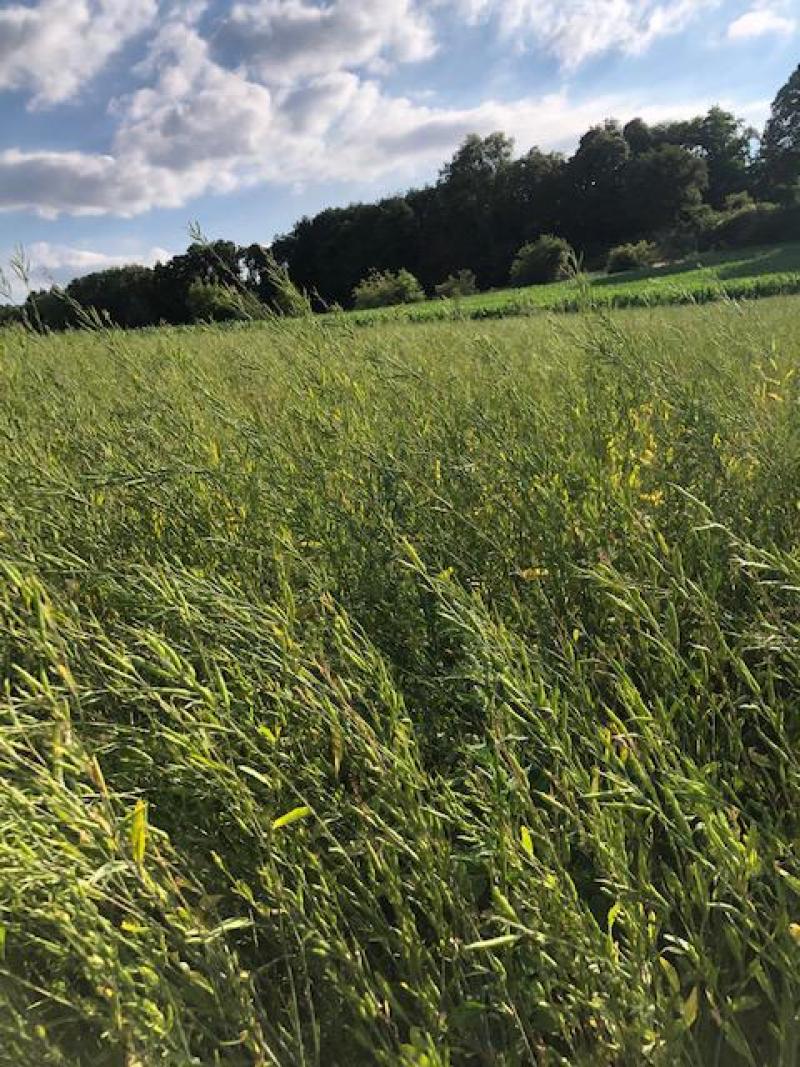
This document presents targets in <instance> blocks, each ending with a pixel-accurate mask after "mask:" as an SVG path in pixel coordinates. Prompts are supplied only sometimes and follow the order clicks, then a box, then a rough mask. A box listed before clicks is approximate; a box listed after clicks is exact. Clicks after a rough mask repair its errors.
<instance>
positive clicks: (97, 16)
mask: <svg viewBox="0 0 800 1067" xmlns="http://www.w3.org/2000/svg"><path fill="white" fill-rule="evenodd" d="M157 10H158V5H157V0H39V2H38V3H35V4H33V5H32V6H27V5H25V6H23V5H22V4H11V5H8V6H3V7H2V9H0V89H22V90H25V91H27V92H30V93H32V94H33V95H32V100H31V103H32V106H34V107H39V106H43V105H46V104H54V103H58V102H61V101H64V100H68V99H69V98H70V97H72V96H74V95H75V94H76V93H77V92H78V91H79V90H80V89H81V88H82V86H83V85H84V83H85V82H87V81H88V80H89V79H90V78H92V77H94V75H95V74H97V73H98V72H99V71H100V70H102V68H103V67H104V66H105V64H106V63H107V61H108V59H109V57H110V56H111V55H113V53H114V52H116V51H118V49H119V48H121V47H122V45H123V44H124V43H125V42H126V41H127V40H129V39H130V38H132V37H134V36H136V35H137V34H139V33H141V32H142V30H144V29H145V28H146V27H147V26H148V25H150V24H151V23H152V21H153V20H154V19H155V17H156V13H157Z"/></svg>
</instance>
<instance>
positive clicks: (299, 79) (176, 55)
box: [0, 0, 800, 285]
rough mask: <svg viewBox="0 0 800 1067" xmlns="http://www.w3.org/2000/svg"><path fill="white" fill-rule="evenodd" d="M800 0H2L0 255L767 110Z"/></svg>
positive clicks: (127, 238) (49, 265)
mask: <svg viewBox="0 0 800 1067" xmlns="http://www.w3.org/2000/svg"><path fill="white" fill-rule="evenodd" d="M798 46H800V0H369V2H362V0H235V2H230V0H10V2H9V0H0V264H5V263H7V262H8V259H9V257H10V256H11V254H12V252H13V250H14V248H15V247H17V246H19V245H21V246H22V247H23V248H24V249H25V252H26V255H27V257H28V259H29V261H30V264H31V266H32V268H33V277H34V280H35V282H36V284H38V285H41V284H47V282H52V281H55V282H60V283H63V282H65V281H67V280H68V279H69V278H71V277H74V276H75V275H77V274H81V273H86V272H87V271H90V270H97V269H101V268H103V267H107V266H113V265H117V264H122V263H126V262H140V263H152V262H155V261H156V260H157V259H159V258H160V259H165V258H168V257H169V256H170V255H172V254H174V253H176V252H179V251H182V250H183V249H184V248H185V247H186V245H187V243H188V241H189V236H188V231H189V227H190V225H191V224H192V223H193V222H197V223H199V225H200V227H201V229H202V231H203V232H204V233H205V234H206V235H208V236H209V237H212V238H216V237H227V238H230V239H232V240H235V241H238V242H240V243H250V242H251V241H260V242H262V243H265V244H266V243H269V242H270V240H271V239H272V237H273V236H274V235H275V234H277V233H283V232H286V231H287V230H289V229H290V228H291V226H292V224H293V223H294V222H295V221H296V220H297V219H298V218H300V217H301V216H302V215H304V214H313V213H314V212H315V211H318V210H320V209H321V208H323V207H326V206H329V205H334V204H346V203H349V202H351V201H354V200H364V199H374V198H375V197H377V196H381V195H384V194H389V193H394V192H399V191H402V190H404V189H406V188H407V187H408V186H409V185H412V184H422V183H425V182H428V181H431V180H434V179H435V178H436V175H437V172H438V170H439V168H440V166H441V165H442V163H443V162H444V161H445V160H446V159H448V158H449V157H450V156H451V155H452V153H453V151H454V149H455V148H456V147H457V146H458V144H459V143H460V142H461V141H462V140H463V138H464V137H465V136H466V134H468V133H471V132H477V133H482V134H485V133H489V132H491V131H492V130H497V129H500V130H504V131H505V132H506V133H509V134H511V135H512V136H513V137H514V138H515V140H516V146H517V149H518V151H520V152H522V151H526V150H527V149H528V148H530V147H532V146H533V145H538V146H539V147H540V148H543V149H558V150H563V151H567V152H569V151H570V150H571V149H572V148H573V147H574V146H575V144H576V143H577V139H578V138H579V136H580V134H581V133H583V132H584V131H585V130H586V129H587V128H588V127H589V126H591V125H592V124H594V123H597V122H601V121H602V120H603V119H605V118H608V117H614V118H617V119H620V120H621V121H627V119H629V118H632V117H634V116H635V115H640V116H641V117H643V118H644V119H646V120H648V121H652V122H655V121H659V120H662V119H668V118H680V117H684V116H688V115H694V114H699V113H701V112H703V111H705V110H707V109H708V107H710V106H711V105H712V104H715V103H716V104H720V105H721V106H723V107H725V108H728V109H730V110H732V111H734V112H735V113H736V114H737V115H740V116H741V117H742V118H744V119H745V120H747V122H748V123H751V124H753V125H754V126H756V127H758V128H761V127H762V126H763V123H764V120H765V118H766V116H767V114H768V112H769V105H770V102H771V101H772V99H773V97H774V96H775V93H776V91H777V90H778V88H779V87H780V85H781V84H783V82H785V81H786V79H787V77H788V76H789V74H790V72H791V70H792V69H793V68H794V66H795V65H796V63H797V59H798V51H799V49H798Z"/></svg>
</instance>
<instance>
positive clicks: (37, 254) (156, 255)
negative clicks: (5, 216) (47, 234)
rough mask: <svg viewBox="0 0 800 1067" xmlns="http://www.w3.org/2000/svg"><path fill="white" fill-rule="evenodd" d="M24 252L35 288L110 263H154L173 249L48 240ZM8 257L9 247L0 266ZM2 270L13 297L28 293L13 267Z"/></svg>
mask: <svg viewBox="0 0 800 1067" xmlns="http://www.w3.org/2000/svg"><path fill="white" fill-rule="evenodd" d="M23 254H24V258H25V261H26V264H27V268H28V270H29V280H30V285H31V288H34V289H35V288H39V287H48V288H49V286H51V285H53V284H57V285H66V283H67V282H69V281H71V280H72V279H73V278H78V277H80V276H81V275H83V274H90V273H91V272H92V271H96V270H106V269H107V268H109V267H125V266H127V265H128V264H130V263H138V264H141V265H142V266H145V267H152V266H153V265H154V264H155V263H158V262H162V263H163V262H165V261H166V260H168V259H169V258H170V257H171V256H172V255H173V254H174V253H172V252H169V251H168V250H167V249H166V248H158V247H152V248H147V249H144V250H141V251H134V252H99V251H94V250H92V249H88V248H76V247H73V246H72V245H64V244H51V243H50V242H49V241H34V242H33V244H30V245H27V246H26V247H25V248H24V249H23ZM11 258H12V252H11V250H6V252H5V254H4V255H0V267H2V266H3V264H4V263H8V262H10V260H11ZM5 274H6V281H7V282H8V283H9V284H10V287H11V291H10V295H11V297H12V299H13V301H14V302H15V303H21V302H22V301H23V300H24V299H25V297H26V295H27V290H26V287H25V285H24V284H23V282H22V280H21V279H20V278H18V277H17V276H16V274H15V273H14V272H13V271H11V270H7V271H5ZM5 295H8V294H6V293H5V292H3V293H2V294H0V303H2V298H1V297H2V296H5Z"/></svg>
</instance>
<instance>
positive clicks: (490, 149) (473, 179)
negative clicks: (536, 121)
mask: <svg viewBox="0 0 800 1067" xmlns="http://www.w3.org/2000/svg"><path fill="white" fill-rule="evenodd" d="M513 147H514V142H513V141H512V140H511V139H510V138H509V137H507V136H506V135H505V134H504V133H500V132H496V133H491V134H489V136H488V137H479V136H478V135H477V134H474V133H473V134H470V135H469V136H468V137H467V138H465V140H464V141H463V143H462V144H461V146H460V148H459V149H458V150H457V151H456V153H455V155H454V156H453V158H452V159H451V160H450V162H449V163H446V164H445V166H444V167H443V168H442V170H441V172H440V174H439V182H438V185H437V189H438V192H439V202H440V204H441V209H442V215H443V217H442V225H443V226H444V228H445V229H446V231H447V233H448V235H449V241H448V243H449V257H448V262H447V263H446V264H442V266H444V267H445V269H446V271H447V272H452V271H453V270H457V269H459V268H460V267H462V266H463V265H464V264H465V263H466V264H468V265H469V266H470V268H471V269H472V270H474V271H475V274H476V276H477V278H478V282H479V284H480V285H483V286H486V285H490V284H492V282H493V281H494V279H495V277H496V273H497V270H498V265H499V258H500V256H499V249H500V242H499V240H498V226H497V221H498V219H497V216H498V204H499V195H500V192H501V189H502V178H503V175H504V174H505V172H506V171H507V170H508V168H509V167H510V165H511V159H512V152H513ZM440 277H441V275H440Z"/></svg>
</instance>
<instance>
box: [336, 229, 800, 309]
mask: <svg viewBox="0 0 800 1067" xmlns="http://www.w3.org/2000/svg"><path fill="white" fill-rule="evenodd" d="M798 292H800V243H797V242H795V243H787V244H783V245H771V246H765V247H760V248H747V249H741V248H740V249H736V250H734V251H731V252H705V253H698V254H697V255H695V256H690V257H688V258H687V259H685V260H683V261H681V262H679V263H674V264H668V265H665V266H662V267H655V268H653V269H650V270H643V271H627V272H625V273H621V274H610V275H607V274H604V273H601V274H589V275H586V276H585V277H584V278H583V279H581V280H580V281H574V280H571V281H564V282H555V283H552V284H550V285H533V286H528V287H526V288H523V289H499V290H496V291H493V292H489V293H478V294H476V295H475V296H467V297H463V298H462V299H461V300H456V301H453V300H431V301H428V302H426V303H425V304H423V305H409V306H407V307H395V308H390V309H380V310H374V311H359V312H350V313H349V315H350V317H351V318H352V319H354V320H355V321H357V322H359V323H371V322H373V321H374V320H375V319H376V318H378V319H384V318H401V319H409V320H411V321H413V322H421V321H425V320H428V319H445V320H447V319H459V318H468V319H469V318H471V319H484V318H503V317H508V316H515V315H529V314H535V313H536V312H538V311H581V310H587V309H590V308H599V309H602V308H613V307H616V308H623V307H658V306H662V305H667V304H703V303H709V302H712V301H718V300H725V299H754V298H757V297H763V296H777V295H786V294H792V293H798Z"/></svg>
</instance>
